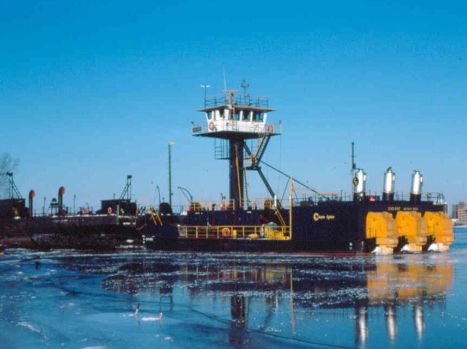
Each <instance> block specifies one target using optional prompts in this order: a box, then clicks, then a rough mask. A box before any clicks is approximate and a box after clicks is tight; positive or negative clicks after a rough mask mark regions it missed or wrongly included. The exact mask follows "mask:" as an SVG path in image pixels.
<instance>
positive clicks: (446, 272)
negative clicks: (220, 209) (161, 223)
mask: <svg viewBox="0 0 467 349" xmlns="http://www.w3.org/2000/svg"><path fill="white" fill-rule="evenodd" d="M116 262H117V263H116ZM111 263H113V265H114V266H115V265H117V267H115V269H114V271H113V272H111V273H109V275H108V276H107V277H106V278H105V279H104V280H103V284H102V286H103V287H104V288H105V289H107V290H113V291H116V292H122V293H130V294H150V295H152V296H156V297H155V298H154V299H159V300H162V299H164V300H165V301H164V302H165V303H167V301H168V302H169V304H170V305H171V306H170V307H169V309H173V303H174V302H175V304H176V303H177V300H179V301H180V299H181V298H183V297H188V299H189V300H190V301H191V302H192V303H198V304H204V303H209V302H216V301H218V300H219V299H221V300H226V301H225V303H227V304H228V305H229V308H230V311H229V312H226V311H224V313H222V312H221V313H220V314H218V316H219V317H220V318H222V317H223V316H226V315H228V316H229V317H230V325H229V326H228V338H229V343H230V344H232V345H233V346H235V347H238V348H241V347H244V346H245V344H246V343H249V341H250V340H251V336H250V334H251V331H252V330H253V331H264V332H268V331H271V330H272V331H274V330H277V331H280V332H281V333H288V334H290V336H291V337H295V336H297V337H303V335H305V337H306V335H307V333H308V332H309V326H310V321H311V320H312V319H316V318H317V317H318V318H319V316H317V315H316V310H317V309H325V310H332V309H335V310H342V309H343V310H347V312H345V311H344V312H343V313H342V315H341V316H340V318H343V319H344V320H345V321H346V322H348V321H353V322H354V344H355V345H357V346H365V344H366V343H367V341H368V340H369V337H370V336H371V333H370V331H369V323H370V322H372V321H373V322H375V321H381V318H382V319H384V321H385V331H386V335H385V336H386V338H387V340H388V342H389V343H394V342H395V341H396V339H397V336H398V333H399V331H400V330H401V328H402V326H406V325H407V321H408V319H399V317H398V313H399V311H400V309H402V308H403V309H407V308H411V309H412V320H411V322H412V325H411V326H413V328H414V330H415V333H413V335H414V336H415V337H416V338H417V339H418V341H421V340H422V339H423V336H424V332H425V311H426V307H429V308H430V309H431V308H433V305H435V304H436V305H437V306H440V307H443V306H444V303H445V299H446V290H447V289H448V288H449V287H450V286H451V284H452V282H453V265H452V263H451V261H450V259H449V257H448V256H443V255H435V256H433V255H431V256H401V257H397V256H394V257H393V256H391V257H388V258H374V257H353V258H348V259H346V258H336V257H308V256H306V257H294V258H289V257H286V256H282V257H275V256H268V255H260V256H257V255H202V254H162V255H158V256H157V257H153V258H147V257H132V258H131V262H128V261H127V260H121V261H120V263H119V261H116V260H115V259H112V262H111ZM100 265H101V266H103V265H102V264H100ZM77 266H78V267H80V268H84V269H85V268H86V266H82V265H81V266H80V265H79V263H78V264H77ZM88 267H89V266H88ZM94 268H95V266H94ZM94 271H95V270H94ZM177 289H181V290H183V293H182V294H180V293H177V291H176V290H177ZM174 299H175V301H174ZM348 310H351V311H352V313H353V318H351V320H349V319H348V317H347V315H348ZM375 310H376V311H377V314H378V315H377V316H373V317H372V316H370V315H369V313H370V312H371V311H373V313H374V312H375ZM381 314H384V315H382V316H381ZM260 315H261V316H260ZM334 316H335V317H336V318H337V319H339V313H337V315H334ZM260 317H261V319H260V320H259V318H260ZM277 318H279V320H280V321H279V320H277ZM401 321H402V322H403V323H401Z"/></svg>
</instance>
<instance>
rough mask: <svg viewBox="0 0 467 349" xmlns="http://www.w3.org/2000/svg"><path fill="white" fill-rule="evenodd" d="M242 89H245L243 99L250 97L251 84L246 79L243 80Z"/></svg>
mask: <svg viewBox="0 0 467 349" xmlns="http://www.w3.org/2000/svg"><path fill="white" fill-rule="evenodd" d="M240 87H241V88H242V89H243V97H246V96H247V95H248V94H247V91H248V87H250V84H249V83H248V82H247V81H246V80H245V79H243V80H242V83H241V84H240Z"/></svg>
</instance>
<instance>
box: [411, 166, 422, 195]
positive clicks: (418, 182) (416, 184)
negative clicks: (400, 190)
mask: <svg viewBox="0 0 467 349" xmlns="http://www.w3.org/2000/svg"><path fill="white" fill-rule="evenodd" d="M422 185H423V175H422V174H421V172H420V171H417V170H415V171H413V173H412V188H411V189H410V194H412V195H414V196H420V195H422Z"/></svg>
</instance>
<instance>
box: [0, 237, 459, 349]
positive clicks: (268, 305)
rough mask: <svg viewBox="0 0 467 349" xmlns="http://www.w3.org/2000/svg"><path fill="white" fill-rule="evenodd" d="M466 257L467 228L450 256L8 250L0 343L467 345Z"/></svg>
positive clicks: (1, 263)
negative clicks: (105, 252) (98, 252)
mask: <svg viewBox="0 0 467 349" xmlns="http://www.w3.org/2000/svg"><path fill="white" fill-rule="evenodd" d="M466 262H467V231H465V232H462V231H457V232H456V242H455V244H454V245H453V248H452V250H451V252H449V253H447V254H441V253H431V254H421V255H395V256H353V257H349V256H347V257H342V256H332V255H328V256H317V255H311V254H302V255H287V254H273V253H266V254H264V253H263V254H250V253H181V252H178V253H174V252H144V253H143V252H140V253H128V252H125V253H114V254H88V253H82V252H77V251H52V252H31V251H26V250H12V251H8V253H7V254H6V255H5V256H2V257H0V347H1V348H44V347H51V348H87V349H90V348H146V347H158V348H177V347H180V348H186V347H190V348H206V347H210V348H223V347H232V348H261V347H267V348H284V347H323V346H327V347H335V346H339V347H368V348H374V347H378V348H393V347H401V348H412V347H428V346H430V347H448V346H449V347H462V346H463V345H464V333H465V332H466V330H467V317H466V316H465V314H466V313H467V306H466V304H467V302H466V301H467V287H466V285H467V283H466V281H467V280H466V279H467V270H466V269H467V263H466ZM138 304H139V307H138ZM137 307H138V311H136V309H137Z"/></svg>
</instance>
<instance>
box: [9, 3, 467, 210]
mask: <svg viewBox="0 0 467 349" xmlns="http://www.w3.org/2000/svg"><path fill="white" fill-rule="evenodd" d="M466 17H467V5H464V4H463V3H462V2H450V1H445V2H442V3H440V2H431V1H411V2H410V4H409V3H408V2H407V1H390V2H388V1H385V2H375V1H356V2H349V1H326V2H313V1H303V2H296V1H292V2H287V3H284V2H271V1H267V2H266V1H265V2H255V3H250V2H248V1H236V2H214V1H212V2H211V1H164V2H158V1H131V2H129V1H115V0H114V1H74V2H65V1H14V2H13V1H12V2H6V1H3V2H0V50H1V54H0V119H1V121H2V123H1V128H0V152H9V153H11V154H12V155H13V156H14V157H16V158H19V159H20V166H19V169H18V171H17V174H16V180H17V184H18V186H19V187H20V189H21V191H22V193H23V195H26V194H27V191H28V190H29V189H31V188H34V189H35V190H36V193H37V195H38V197H39V198H42V197H44V196H45V197H47V198H48V199H50V198H51V197H52V196H55V195H56V192H57V190H58V187H59V186H61V185H64V186H65V187H66V189H67V192H66V196H65V203H66V204H69V205H71V202H72V196H73V194H76V195H77V205H83V204H85V203H89V204H92V205H94V206H97V204H98V202H99V200H100V199H103V198H111V197H112V195H113V193H116V194H117V195H118V194H119V193H120V191H121V189H122V187H123V185H124V183H125V176H126V175H127V174H128V173H131V174H133V176H134V198H135V199H137V200H138V201H139V202H142V203H153V202H154V200H155V199H154V198H155V196H154V193H155V186H156V185H159V186H160V188H161V190H162V196H164V197H167V181H168V179H167V177H168V176H167V142H168V141H169V140H173V141H175V143H176V144H175V145H174V146H173V170H174V175H173V177H174V179H173V182H174V187H175V188H176V187H177V186H179V185H180V186H183V187H187V188H189V189H190V190H191V191H192V193H193V195H194V196H195V198H198V199H210V198H217V197H219V193H221V192H222V193H227V188H228V187H227V175H228V172H227V163H226V162H224V161H215V160H214V154H213V144H212V141H210V140H205V139H198V138H194V137H192V136H191V121H195V122H201V121H203V117H202V115H201V113H198V112H197V110H198V109H199V108H200V107H201V106H202V103H203V101H202V98H203V90H202V89H201V88H200V84H204V83H207V84H210V85H212V87H211V88H210V90H209V93H210V94H213V93H219V92H221V91H222V89H223V69H224V68H225V71H226V77H227V84H228V87H229V88H238V87H239V84H240V81H241V80H242V79H247V80H248V81H249V83H250V93H251V94H252V95H260V96H265V95H266V96H269V98H270V103H271V105H272V106H274V107H275V108H276V109H277V111H276V112H275V113H273V114H271V119H273V120H274V121H278V120H282V122H283V126H284V133H283V135H282V136H281V137H280V138H279V137H277V138H276V139H274V140H273V141H272V142H271V145H270V147H269V149H268V152H267V154H266V156H265V160H267V161H268V162H269V163H271V164H274V165H276V166H278V167H280V168H281V169H282V170H284V171H285V172H287V173H290V174H291V175H293V176H294V177H296V178H299V179H301V180H303V181H306V182H308V183H309V184H310V185H311V186H313V187H315V188H317V189H318V190H320V191H324V192H330V191H338V190H340V189H344V190H349V189H350V175H349V169H350V142H352V141H355V142H356V147H357V155H358V158H357V163H358V166H359V167H363V168H364V169H365V170H366V172H367V174H368V186H369V188H370V189H372V190H377V191H380V190H381V188H382V176H383V172H384V170H385V169H386V168H387V167H388V166H393V168H394V170H395V172H396V174H397V184H396V187H397V189H398V190H408V189H409V183H410V175H411V172H412V170H413V169H419V170H421V171H422V172H423V173H424V175H425V187H424V190H425V191H442V192H444V193H445V194H446V196H447V199H448V201H449V202H450V203H453V202H455V201H458V200H462V199H467V187H466V180H465V178H466V173H467V162H466V161H465V160H466V149H467V147H466V146H467V137H465V132H466V129H467V120H466V115H467V98H466V93H467V92H466V86H467V61H466V59H467V56H466V53H467V26H466V25H465V23H467V18H466ZM266 173H267V175H268V177H269V179H270V181H271V183H272V185H273V187H274V188H275V189H276V190H280V191H282V188H283V187H284V185H285V182H284V180H283V179H282V178H280V177H279V176H278V175H276V174H275V173H273V172H271V171H268V170H266ZM250 177H251V179H250V181H249V182H250V186H251V188H250V191H251V192H252V193H253V195H255V196H259V197H264V196H265V193H266V191H265V190H264V188H263V186H262V185H261V183H260V182H259V180H258V179H257V175H256V174H254V173H252V174H251V175H250ZM174 201H175V203H184V199H183V197H182V196H181V194H180V193H179V192H178V191H177V190H175V196H174Z"/></svg>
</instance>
